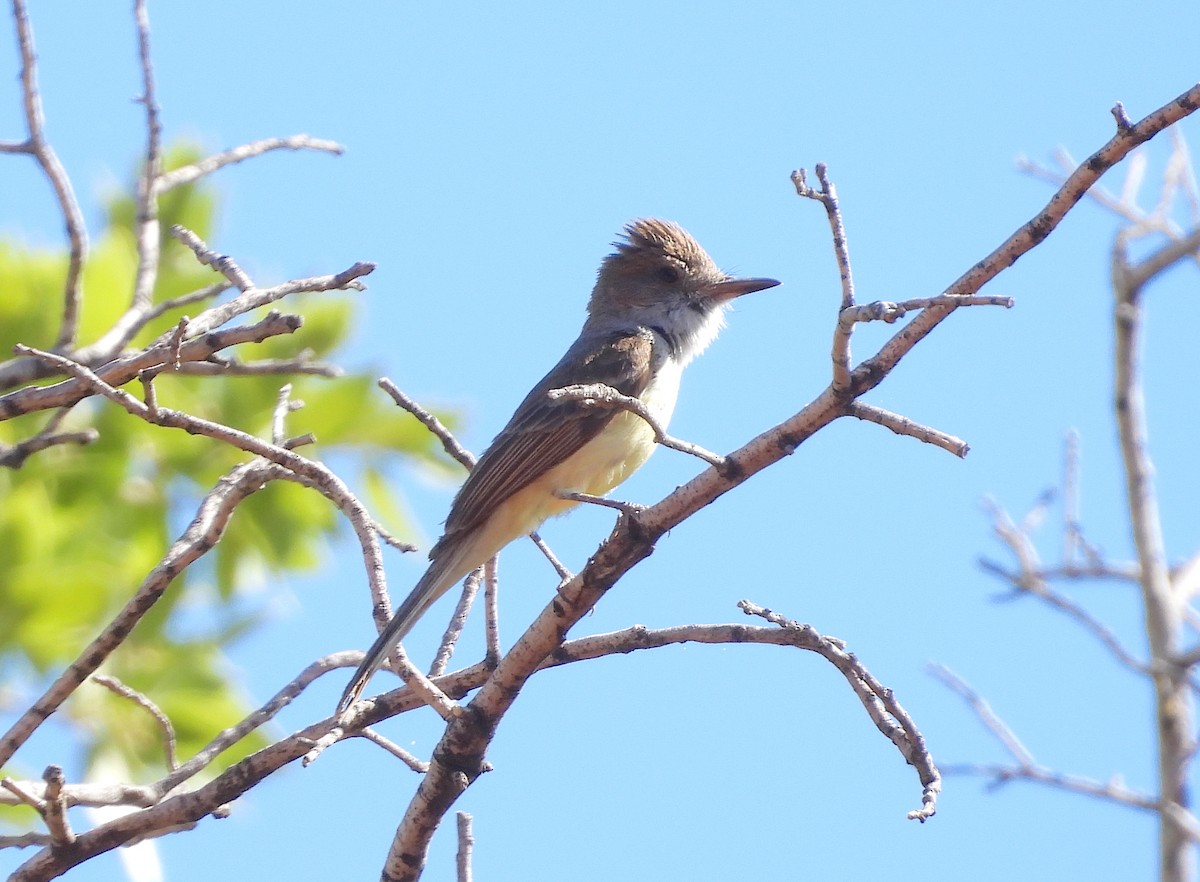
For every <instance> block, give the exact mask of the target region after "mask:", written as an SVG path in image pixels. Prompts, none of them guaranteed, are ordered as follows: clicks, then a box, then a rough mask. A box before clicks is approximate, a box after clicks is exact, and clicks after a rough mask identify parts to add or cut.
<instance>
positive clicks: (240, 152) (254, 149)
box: [158, 135, 346, 193]
mask: <svg viewBox="0 0 1200 882" xmlns="http://www.w3.org/2000/svg"><path fill="white" fill-rule="evenodd" d="M272 150H316V151H318V152H321V153H332V154H334V155H335V156H339V155H341V154H342V153H344V152H345V150H346V148H345V147H343V146H342V145H341V144H338V143H337V142H336V141H326V140H324V139H322V138H313V137H310V136H308V135H291V136H289V137H286V138H263V139H262V140H260V141H251V142H250V143H249V144H242V145H241V146H239V147H233V148H230V149H229V150H223V151H222V152H220V153H217V154H214V155H212V156H208V157H205V158H204V159H201V160H199V161H197V162H193V163H190V164H189V165H184V166H180V167H179V168H176V169H172V170H171V171H168V172H163V173H162V174H161V175H159V178H158V191H159V193H166V192H167V191H168V190H171V189H174V188H175V187H178V186H181V185H182V184H190V183H192V182H193V181H196V180H199V179H200V178H202V177H203V176H205V175H209V174H212V173H213V172H215V171H217V169H221V168H224V167H225V166H227V165H234V164H235V163H239V162H243V161H244V160H247V159H250V158H251V157H254V156H261V155H262V154H264V153H267V152H269V151H272Z"/></svg>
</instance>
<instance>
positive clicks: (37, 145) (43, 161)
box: [0, 0, 88, 351]
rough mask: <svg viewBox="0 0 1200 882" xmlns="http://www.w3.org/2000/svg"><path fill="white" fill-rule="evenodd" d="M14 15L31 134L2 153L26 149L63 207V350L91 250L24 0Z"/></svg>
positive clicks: (71, 335) (57, 344) (59, 345)
mask: <svg viewBox="0 0 1200 882" xmlns="http://www.w3.org/2000/svg"><path fill="white" fill-rule="evenodd" d="M13 18H14V19H15V20H16V25H17V45H18V47H19V49H20V53H21V94H22V97H23V100H24V109H25V125H26V127H27V129H28V132H29V136H28V137H27V138H26V139H25V140H24V141H22V142H18V143H9V142H4V143H0V153H27V154H29V155H30V156H32V157H33V159H34V161H35V162H37V164H38V165H39V166H40V167H41V169H42V173H43V174H44V175H45V176H46V179H47V180H48V181H49V182H50V186H51V187H52V188H53V190H54V195H55V197H56V198H57V199H58V207H59V209H60V210H61V211H62V216H63V224H64V226H65V228H66V234H67V246H68V250H69V253H68V257H67V277H66V280H65V281H64V283H63V317H62V324H61V325H60V326H59V329H58V336H57V337H56V338H55V341H54V349H56V350H59V351H63V350H67V349H70V348H71V347H72V346H74V345H75V336H76V334H77V333H78V331H79V302H80V297H81V291H80V282H81V279H82V276H83V264H84V261H85V260H87V251H88V238H87V227H86V226H85V225H84V222H83V211H82V210H81V209H80V207H79V200H78V199H76V198H75V190H74V188H73V187H72V186H71V179H70V178H69V177H68V176H67V170H66V169H65V168H63V164H62V162H61V161H59V158H58V154H57V153H55V151H54V148H53V147H51V146H50V142H49V141H47V140H46V131H45V114H44V113H43V110H42V96H41V92H40V91H39V90H38V79H37V52H36V51H35V50H34V45H33V26H32V25H31V24H30V23H29V12H28V10H27V9H26V7H25V0H13Z"/></svg>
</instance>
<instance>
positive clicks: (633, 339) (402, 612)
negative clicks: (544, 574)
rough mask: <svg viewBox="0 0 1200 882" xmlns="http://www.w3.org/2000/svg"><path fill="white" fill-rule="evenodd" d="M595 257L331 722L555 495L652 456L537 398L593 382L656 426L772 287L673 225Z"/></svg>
mask: <svg viewBox="0 0 1200 882" xmlns="http://www.w3.org/2000/svg"><path fill="white" fill-rule="evenodd" d="M613 247H614V248H615V250H614V251H613V252H612V253H611V254H609V255H608V256H607V257H605V258H604V260H603V261H602V263H601V265H600V269H599V271H598V272H597V275H596V284H595V287H594V288H593V289H592V293H591V297H590V298H589V300H588V304H587V318H586V319H585V321H584V323H583V329H582V330H581V331H580V334H579V337H578V339H576V340H575V342H574V343H572V344H571V346H570V348H568V349H567V352H566V354H565V355H563V357H562V359H561V360H560V361H559V362H558V364H556V365H555V366H554V367H553V368H552V369H551V370H550V372H549V373H548V374H546V376H545V377H543V378H542V379H541V381H540V382H538V383H537V385H535V386H534V387H533V389H532V390H531V391H530V392H529V394H528V395H526V396H525V399H524V400H523V401H522V402H521V403H520V405H519V406H518V407H517V409H516V411H515V412H514V413H513V415H512V418H511V419H510V420H509V421H508V423H507V425H505V426H504V428H503V429H501V431H500V434H498V435H497V436H496V438H495V440H494V441H492V443H491V446H490V447H488V448H487V450H485V451H484V453H483V455H482V456H481V457H480V458H479V460H478V462H476V464H475V467H474V468H473V469H472V470H471V472H470V473H469V475H468V476H467V478H466V481H465V482H464V483H463V485H462V487H461V488H460V489H459V491H458V493H457V494H456V495H455V497H454V501H453V503H452V504H451V507H450V514H449V516H448V517H447V518H446V522H445V529H444V531H443V533H442V537H441V538H440V539H439V540H438V541H437V542H436V543H435V544H434V546H433V548H432V549H431V550H430V552H429V559H430V564H429V567H428V569H426V571H425V574H424V575H423V576H421V578H420V580H418V582H417V584H416V586H415V587H414V588H413V589H412V591H411V593H409V595H408V596H407V597H406V598H405V599H404V601H403V603H401V604H400V606H399V607H398V608H397V610H396V612H395V614H394V615H393V616H392V618H391V620H390V621H389V622H388V624H387V625H386V626H385V627H384V629H383V631H382V632H380V634H379V636H378V638H377V639H376V640H375V642H374V644H373V645H372V646H371V648H370V649H369V650H367V653H366V655H365V656H364V658H363V660H362V663H361V664H360V665H359V666H358V670H357V671H355V673H354V677H353V679H351V681H350V683H349V684H348V685H347V686H346V689H345V691H344V692H343V694H342V697H341V700H340V702H339V703H338V713H339V714H341V713H343V712H345V711H346V710H347V709H348V708H350V707H351V706H352V705H353V704H354V703H355V702H357V701H358V700H359V698H360V697H361V695H362V692H363V689H364V688H365V687H366V685H367V681H368V680H370V678H371V677H372V676H373V675H374V674H375V672H376V671H377V670H378V669H379V668H380V667H381V666H382V665H383V663H384V662H385V661H386V660H387V657H388V655H389V654H390V653H391V652H392V650H393V648H394V647H395V646H396V645H397V644H398V643H399V642H400V640H401V639H402V638H403V637H404V636H405V635H407V634H408V632H409V630H410V629H411V628H412V627H413V625H414V624H415V623H416V621H417V620H418V619H419V618H420V617H421V616H422V615H423V614H424V613H425V612H426V611H427V610H428V609H429V607H430V606H431V605H432V604H433V603H434V602H435V601H437V600H438V598H440V597H441V596H442V595H443V594H445V593H446V591H448V590H449V589H450V587H451V586H453V585H454V584H455V583H457V582H458V581H459V580H460V579H462V578H464V577H465V576H467V575H468V574H469V573H471V572H472V571H473V570H475V569H477V568H478V567H480V566H482V565H483V564H484V563H485V562H486V561H487V560H489V559H490V558H491V557H492V556H494V555H495V554H496V553H497V552H499V551H500V549H502V548H503V547H504V546H506V545H508V544H509V543H510V542H512V541H513V540H515V539H518V538H520V537H521V536H524V535H526V534H528V533H531V532H533V531H534V530H536V529H537V528H538V526H539V525H541V523H542V522H543V521H545V520H546V519H547V518H549V517H552V516H554V515H558V514H561V513H563V512H565V511H566V510H567V509H569V508H571V507H573V506H574V505H575V504H576V501H574V500H571V499H564V498H563V497H562V494H564V493H583V494H590V495H593V496H602V495H604V494H606V493H608V492H609V491H610V490H612V489H613V488H614V487H616V486H617V485H618V484H620V483H621V482H622V481H624V480H625V479H626V478H628V477H629V476H630V475H631V474H632V473H633V472H634V471H636V470H637V469H638V468H640V467H641V466H642V464H643V463H645V462H646V460H647V458H649V456H650V454H651V453H652V452H653V451H654V448H655V446H656V444H655V433H654V430H653V429H652V428H651V426H650V425H649V423H647V422H646V421H645V420H644V419H642V418H641V417H639V416H637V415H635V414H634V413H631V412H629V411H628V410H624V409H620V408H614V407H595V406H588V405H587V404H585V403H584V402H582V401H580V400H572V399H570V398H559V399H554V400H552V398H551V396H550V395H549V393H550V392H551V391H552V390H555V389H561V388H563V387H567V386H573V385H580V384H586V385H592V384H604V385H607V386H609V387H611V388H613V389H615V390H616V391H617V392H619V393H621V394H623V395H626V396H631V397H634V398H637V399H639V400H640V401H641V402H642V404H643V405H644V406H645V408H646V410H647V412H648V413H650V414H651V415H652V416H653V417H654V418H655V420H656V421H657V422H658V423H659V425H660V426H662V427H665V426H666V425H667V422H668V420H669V419H670V417H671V413H672V411H673V410H674V408H675V401H676V397H677V395H678V392H679V381H680V375H681V374H682V371H683V368H684V367H685V366H686V365H687V364H688V363H689V362H690V361H691V360H692V359H693V358H695V357H696V356H697V355H699V354H700V353H701V352H703V351H704V350H705V349H706V348H707V347H708V345H709V344H710V343H712V342H713V340H714V339H715V338H716V336H717V334H718V333H719V332H720V330H721V328H722V327H723V326H724V321H725V313H726V311H727V310H728V308H729V305H730V303H731V302H732V301H733V300H734V299H735V298H737V297H740V296H741V295H743V294H749V293H751V292H754V291H761V290H763V289H766V288H771V287H774V286H776V285H778V284H779V282H778V281H776V280H775V279H767V278H735V277H733V276H730V275H728V274H726V273H724V272H723V271H721V270H720V269H718V267H717V265H716V264H715V263H714V262H713V260H712V258H711V257H709V256H708V253H707V252H706V251H705V250H704V249H703V248H702V247H701V246H700V244H699V243H698V242H697V241H696V240H695V239H694V238H693V237H692V236H691V234H689V233H688V232H687V231H686V230H684V229H683V227H681V226H679V225H678V224H676V223H673V222H671V221H667V220H661V219H657V218H647V219H640V220H635V221H632V222H630V223H629V224H627V225H626V226H625V228H624V230H623V232H622V235H621V237H620V238H619V239H618V241H617V242H615V243H613Z"/></svg>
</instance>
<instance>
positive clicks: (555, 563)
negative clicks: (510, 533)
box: [529, 531, 574, 582]
mask: <svg viewBox="0 0 1200 882" xmlns="http://www.w3.org/2000/svg"><path fill="white" fill-rule="evenodd" d="M529 538H530V539H531V540H532V541H533V544H534V545H536V546H537V548H538V551H540V552H541V553H542V554H543V555H545V557H546V560H548V561H550V566H552V567H554V572H556V573H558V578H560V579H562V580H563V581H564V582H565V581H566V580H567V579H569V578H571V576H573V575H574V573H572V572H571V571H570V570H568V569H567V568H566V567H565V566H564V565H563V562H562V561H561V560H559V559H558V557H557V556H556V555H555V554H554V552H553V551H552V550H551V549H550V546H549V545H547V544H546V540H545V539H543V538H542V536H541V534H540V533H538V532H536V531H535V532H533V533H530V534H529Z"/></svg>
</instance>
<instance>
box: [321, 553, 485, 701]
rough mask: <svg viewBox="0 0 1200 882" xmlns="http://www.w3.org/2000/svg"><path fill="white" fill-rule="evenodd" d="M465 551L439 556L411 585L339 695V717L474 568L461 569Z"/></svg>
mask: <svg viewBox="0 0 1200 882" xmlns="http://www.w3.org/2000/svg"><path fill="white" fill-rule="evenodd" d="M464 550H466V549H461V548H459V549H454V550H452V551H450V552H449V553H446V554H444V555H441V556H439V557H438V559H437V560H435V561H433V563H431V564H430V565H429V569H427V570H426V571H425V575H423V576H421V578H420V580H419V581H418V582H417V584H416V585H415V586H413V590H412V591H410V592H409V594H408V597H406V598H404V602H403V603H401V604H400V606H399V607H398V608H397V609H396V612H395V614H394V615H393V616H392V618H391V621H389V622H388V623H387V627H385V628H384V629H383V631H382V632H380V634H379V637H377V638H376V640H375V642H374V643H373V644H371V648H370V649H368V650H367V655H366V657H365V658H364V659H363V660H362V663H361V664H360V665H359V666H358V670H357V671H355V672H354V678H353V679H351V681H350V684H349V685H348V686H347V687H346V691H345V692H343V693H342V698H341V701H339V702H338V706H337V712H338V714H341V713H342V712H343V711H345V710H346V709H347V708H349V707H350V705H352V704H354V702H356V701H358V699H359V697H360V696H361V695H362V691H363V689H365V688H366V685H367V681H368V680H370V679H371V677H372V676H373V675H374V673H375V672H376V671H378V670H379V668H380V667H381V666H382V665H383V663H384V662H385V661H387V657H388V655H389V654H390V653H391V651H392V649H393V648H394V647H395V646H396V644H397V643H399V642H400V641H401V640H402V639H403V638H404V636H405V635H406V634H407V633H408V632H409V631H410V630H411V629H412V626H413V625H414V624H416V621H417V619H419V618H421V616H423V615H424V614H425V611H426V610H427V609H429V607H431V606H432V605H433V604H434V602H435V601H436V600H437V599H438V598H440V597H441V596H442V595H443V594H445V593H446V591H447V590H448V589H449V588H450V586H452V585H453V584H454V583H455V582H457V581H458V580H459V579H461V578H462V577H463V576H465V575H466V574H467V573H469V572H470V571H471V570H472V569H474V567H473V566H469V567H467V568H466V569H465V570H464V569H463V567H464V566H465V564H464V563H463V560H462V558H463V557H464V556H465V555H464V554H462V551H464Z"/></svg>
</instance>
